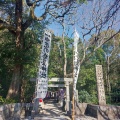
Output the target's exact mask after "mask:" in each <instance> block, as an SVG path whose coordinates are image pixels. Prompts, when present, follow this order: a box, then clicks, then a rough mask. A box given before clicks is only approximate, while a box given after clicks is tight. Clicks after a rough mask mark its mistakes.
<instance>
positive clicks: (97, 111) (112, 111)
mask: <svg viewBox="0 0 120 120" xmlns="http://www.w3.org/2000/svg"><path fill="white" fill-rule="evenodd" d="M85 114H86V115H90V116H92V117H95V118H97V119H98V120H117V119H120V106H114V105H106V106H100V105H90V104H88V105H87V108H86V112H85Z"/></svg>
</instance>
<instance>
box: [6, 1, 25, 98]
mask: <svg viewBox="0 0 120 120" xmlns="http://www.w3.org/2000/svg"><path fill="white" fill-rule="evenodd" d="M15 16H16V40H15V43H16V57H15V67H14V70H13V76H12V82H11V84H10V87H9V90H8V94H7V98H13V97H14V98H16V97H18V98H20V88H21V86H20V85H21V71H22V64H21V60H22V59H21V57H20V53H21V50H22V48H23V42H22V35H23V32H22V0H16V8H15ZM19 100H20V99H19Z"/></svg>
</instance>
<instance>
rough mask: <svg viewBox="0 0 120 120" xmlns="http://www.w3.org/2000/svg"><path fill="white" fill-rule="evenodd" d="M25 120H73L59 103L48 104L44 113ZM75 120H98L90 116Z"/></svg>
mask: <svg viewBox="0 0 120 120" xmlns="http://www.w3.org/2000/svg"><path fill="white" fill-rule="evenodd" d="M24 120H71V118H70V117H69V116H67V115H66V113H65V112H63V111H62V109H61V107H60V106H59V104H58V103H46V104H45V105H44V108H43V111H42V113H40V114H38V115H36V116H35V117H34V119H31V118H30V117H29V118H26V119H24ZM75 120H97V119H96V118H92V117H89V116H79V117H77V116H76V118H75Z"/></svg>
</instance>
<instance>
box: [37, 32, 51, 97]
mask: <svg viewBox="0 0 120 120" xmlns="http://www.w3.org/2000/svg"><path fill="white" fill-rule="evenodd" d="M50 48H51V32H50V31H49V30H45V31H44V39H43V43H42V51H41V56H40V66H39V72H38V78H37V81H36V93H35V94H36V98H42V99H43V98H45V96H46V94H47V89H48V63H49V54H50Z"/></svg>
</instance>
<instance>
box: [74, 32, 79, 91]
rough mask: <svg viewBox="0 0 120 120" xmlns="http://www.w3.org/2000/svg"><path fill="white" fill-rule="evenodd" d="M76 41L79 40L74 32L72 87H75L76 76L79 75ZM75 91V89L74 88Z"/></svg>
mask: <svg viewBox="0 0 120 120" xmlns="http://www.w3.org/2000/svg"><path fill="white" fill-rule="evenodd" d="M78 40H79V35H78V33H77V31H76V30H75V32H74V57H73V64H74V70H73V79H74V87H75V86H76V83H77V79H78V74H79V69H80V62H79V57H78V49H77V45H78ZM74 89H76V88H74Z"/></svg>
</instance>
